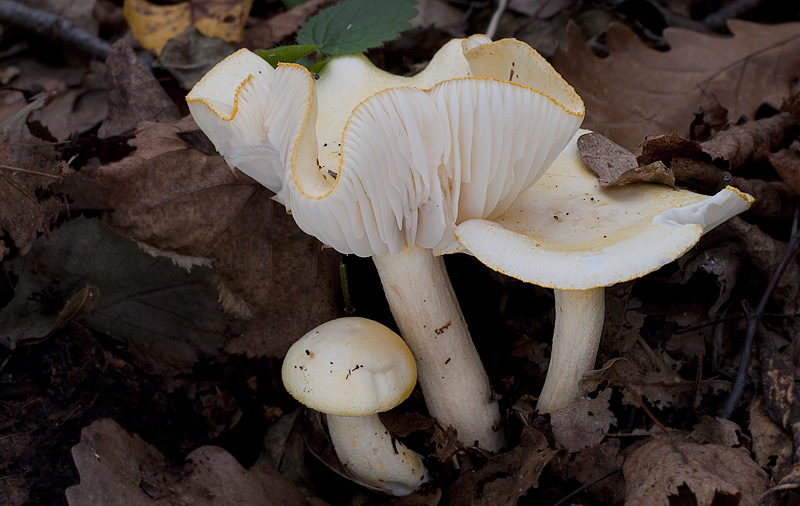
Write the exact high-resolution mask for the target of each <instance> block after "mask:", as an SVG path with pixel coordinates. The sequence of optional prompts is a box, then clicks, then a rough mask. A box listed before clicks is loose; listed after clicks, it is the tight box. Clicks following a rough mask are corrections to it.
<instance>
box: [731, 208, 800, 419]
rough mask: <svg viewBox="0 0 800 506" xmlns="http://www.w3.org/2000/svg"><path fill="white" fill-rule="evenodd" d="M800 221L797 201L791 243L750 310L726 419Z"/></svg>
mask: <svg viewBox="0 0 800 506" xmlns="http://www.w3.org/2000/svg"><path fill="white" fill-rule="evenodd" d="M798 223H800V206H798V205H797V204H796V203H795V207H794V219H793V220H792V235H791V237H790V239H789V243H788V244H787V245H786V250H785V251H784V252H783V257H782V258H781V261H780V263H779V264H778V267H776V268H775V272H773V273H772V277H771V278H770V280H769V284H767V288H766V290H764V294H763V295H762V296H761V300H760V301H759V302H758V307H756V310H755V311H748V315H747V334H745V338H744V345H743V346H742V358H741V360H740V361H739V370H738V371H737V373H736V381H735V382H734V383H733V388H732V389H731V393H730V395H729V396H728V400H727V401H726V402H725V406H724V407H723V408H722V411H720V413H719V416H720V418H724V419H726V420H727V419H730V417H731V415H732V414H733V410H734V409H736V405H737V404H739V401H740V400H741V398H742V394H744V386H745V379H746V378H747V369H748V368H749V367H750V359H751V357H752V355H753V341H754V339H755V335H756V330H757V329H758V324H759V322H760V321H761V316H762V315H763V314H764V308H765V307H766V306H767V302H768V301H769V298H770V296H771V295H772V292H773V291H774V290H775V287H776V286H777V285H778V281H780V279H781V275H782V274H783V271H784V270H785V269H786V266H787V265H788V264H789V260H791V258H792V256H793V255H794V252H795V250H796V249H797V245H798V239H799V238H798V235H797V228H798ZM744 304H746V306H745V311H747V310H748V309H750V308H749V305H747V301H744Z"/></svg>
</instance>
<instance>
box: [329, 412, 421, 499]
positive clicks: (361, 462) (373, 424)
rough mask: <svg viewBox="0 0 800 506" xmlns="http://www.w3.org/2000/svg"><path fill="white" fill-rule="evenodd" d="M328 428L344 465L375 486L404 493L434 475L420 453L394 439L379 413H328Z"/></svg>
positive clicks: (412, 490) (337, 453)
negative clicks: (353, 414)
mask: <svg viewBox="0 0 800 506" xmlns="http://www.w3.org/2000/svg"><path fill="white" fill-rule="evenodd" d="M328 431H329V432H330V435H331V441H332V442H333V448H334V449H335V450H336V455H337V456H338V457H339V461H340V462H341V463H342V465H343V466H344V467H345V468H347V470H348V471H350V473H351V474H352V475H353V476H354V477H355V478H358V479H359V480H361V481H363V482H366V483H367V484H369V485H372V486H373V487H377V488H380V489H383V490H385V491H386V492H388V493H390V494H392V495H396V496H404V495H408V494H410V493H412V492H414V491H416V490H418V489H419V488H420V486H421V485H422V484H423V483H425V482H427V481H428V480H429V479H430V477H429V475H428V470H427V469H426V468H425V466H424V465H423V464H422V458H421V457H420V455H419V454H418V453H416V452H414V451H413V450H410V449H408V447H406V445H404V444H403V443H401V442H400V441H397V440H395V441H392V436H391V435H390V434H389V431H388V430H386V427H384V425H383V424H382V423H381V421H380V418H379V417H378V415H368V416H357V417H354V416H336V415H328Z"/></svg>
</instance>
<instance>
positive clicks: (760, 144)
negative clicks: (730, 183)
mask: <svg viewBox="0 0 800 506" xmlns="http://www.w3.org/2000/svg"><path fill="white" fill-rule="evenodd" d="M796 127H797V118H795V117H794V116H793V115H791V114H789V113H788V112H782V113H780V114H776V115H775V116H770V117H769V118H763V119H759V120H755V121H748V122H746V123H743V124H741V125H736V126H733V127H731V128H729V129H727V130H723V131H721V132H719V133H718V134H717V135H715V136H714V137H712V138H711V139H709V140H707V141H706V142H703V143H702V144H701V146H702V148H703V151H704V152H705V153H708V154H709V155H710V156H711V159H712V160H713V161H715V162H716V161H718V160H721V161H724V162H725V165H724V166H723V167H722V168H723V169H725V170H733V169H736V168H738V167H741V166H742V165H744V164H746V163H751V162H755V161H759V160H764V159H765V158H766V157H767V155H768V154H769V153H770V152H772V151H773V150H775V149H777V148H780V147H781V146H784V145H785V144H786V143H787V140H789V139H791V138H793V137H794V136H793V133H794V132H793V131H794V130H795V128H796Z"/></svg>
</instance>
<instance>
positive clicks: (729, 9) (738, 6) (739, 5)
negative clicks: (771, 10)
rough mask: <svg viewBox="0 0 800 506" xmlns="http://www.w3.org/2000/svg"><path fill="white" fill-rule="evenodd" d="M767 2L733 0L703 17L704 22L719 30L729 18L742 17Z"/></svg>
mask: <svg viewBox="0 0 800 506" xmlns="http://www.w3.org/2000/svg"><path fill="white" fill-rule="evenodd" d="M765 2H766V0H733V2H731V3H729V4H728V5H726V6H725V7H722V8H721V9H719V10H718V11H716V12H712V13H711V14H709V15H708V16H706V17H705V19H703V24H704V25H706V26H707V27H709V28H711V29H713V30H717V31H719V30H721V29H722V28H724V27H725V24H726V23H727V21H728V20H729V19H731V18H736V17H740V16H741V15H742V14H745V13H746V12H748V11H751V10H753V9H755V8H756V7H758V6H759V5H761V4H763V3H765Z"/></svg>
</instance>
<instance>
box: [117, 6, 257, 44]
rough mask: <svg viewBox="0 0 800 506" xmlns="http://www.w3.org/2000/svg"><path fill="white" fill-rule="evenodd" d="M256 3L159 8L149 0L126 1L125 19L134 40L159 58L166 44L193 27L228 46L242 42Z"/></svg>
mask: <svg viewBox="0 0 800 506" xmlns="http://www.w3.org/2000/svg"><path fill="white" fill-rule="evenodd" d="M252 6H253V0H222V1H220V0H189V1H188V2H183V3H179V4H175V5H156V4H153V3H150V2H148V1H147V0H125V3H124V12H125V19H127V20H128V25H129V26H130V27H131V33H133V36H134V38H136V40H137V41H139V43H140V44H141V45H142V47H144V48H145V49H150V50H152V51H154V52H155V53H156V54H160V53H161V49H162V48H163V47H164V44H166V43H167V41H168V40H170V39H171V38H173V37H176V36H177V35H180V34H181V33H183V31H184V30H186V29H187V28H189V27H190V26H194V27H196V28H197V29H198V30H200V32H201V33H203V34H204V35H208V36H209V37H218V38H220V39H222V40H224V41H226V42H233V41H237V40H239V39H241V37H242V33H243V31H244V24H245V21H247V17H248V15H249V14H250V8H251V7H252Z"/></svg>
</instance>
